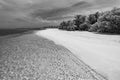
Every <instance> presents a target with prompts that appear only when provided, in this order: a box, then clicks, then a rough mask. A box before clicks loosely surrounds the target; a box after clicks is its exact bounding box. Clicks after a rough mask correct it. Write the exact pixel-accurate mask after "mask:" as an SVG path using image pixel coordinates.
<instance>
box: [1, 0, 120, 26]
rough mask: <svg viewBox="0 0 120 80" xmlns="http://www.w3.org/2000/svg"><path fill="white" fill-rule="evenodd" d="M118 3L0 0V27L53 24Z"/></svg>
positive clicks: (100, 0) (118, 0) (112, 0)
mask: <svg viewBox="0 0 120 80" xmlns="http://www.w3.org/2000/svg"><path fill="white" fill-rule="evenodd" d="M119 4H120V0H0V28H12V27H13V28H19V27H33V25H34V26H44V25H54V24H57V23H58V22H59V21H61V20H63V19H71V18H73V16H74V15H76V14H89V13H92V12H95V11H102V10H108V9H111V8H112V7H119Z"/></svg>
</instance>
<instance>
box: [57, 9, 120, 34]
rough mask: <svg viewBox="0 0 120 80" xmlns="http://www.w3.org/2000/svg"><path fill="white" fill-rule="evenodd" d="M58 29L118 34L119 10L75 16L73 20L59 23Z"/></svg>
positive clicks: (119, 29)
mask: <svg viewBox="0 0 120 80" xmlns="http://www.w3.org/2000/svg"><path fill="white" fill-rule="evenodd" d="M59 29H62V30H69V31H74V30H79V31H90V32H99V33H115V34H119V33H120V8H114V9H112V10H111V11H105V12H96V13H94V14H90V15H76V16H75V18H74V20H69V21H63V22H61V23H60V25H59Z"/></svg>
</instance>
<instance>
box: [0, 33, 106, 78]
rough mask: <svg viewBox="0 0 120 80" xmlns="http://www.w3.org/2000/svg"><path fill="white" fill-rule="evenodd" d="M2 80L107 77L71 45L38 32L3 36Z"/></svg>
mask: <svg viewBox="0 0 120 80" xmlns="http://www.w3.org/2000/svg"><path fill="white" fill-rule="evenodd" d="M0 80H106V79H105V78H104V77H103V76H102V75H100V74H98V73H97V72H96V71H94V70H93V69H91V68H90V67H89V66H88V65H86V64H85V63H84V62H83V61H82V60H80V59H78V58H77V57H76V56H74V55H73V54H72V53H71V52H70V51H69V50H68V49H66V48H65V47H63V46H60V45H56V44H55V43H54V42H53V41H50V40H47V39H45V38H43V37H40V36H39V37H38V36H37V35H35V34H24V35H19V36H10V37H9V36H7V37H4V38H0Z"/></svg>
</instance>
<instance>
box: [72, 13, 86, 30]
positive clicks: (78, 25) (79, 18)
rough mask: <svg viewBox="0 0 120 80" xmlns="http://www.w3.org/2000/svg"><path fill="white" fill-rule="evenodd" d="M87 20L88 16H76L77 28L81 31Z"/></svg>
mask: <svg viewBox="0 0 120 80" xmlns="http://www.w3.org/2000/svg"><path fill="white" fill-rule="evenodd" d="M85 20H86V16H83V15H77V16H75V19H74V23H75V25H76V26H77V29H78V30H79V27H80V25H81V24H82V23H84V22H85Z"/></svg>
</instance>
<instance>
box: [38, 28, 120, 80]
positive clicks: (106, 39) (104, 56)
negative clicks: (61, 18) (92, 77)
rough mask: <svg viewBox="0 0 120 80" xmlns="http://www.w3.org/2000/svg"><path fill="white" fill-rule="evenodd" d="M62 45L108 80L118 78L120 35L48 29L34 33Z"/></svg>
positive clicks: (119, 70)
mask: <svg viewBox="0 0 120 80" xmlns="http://www.w3.org/2000/svg"><path fill="white" fill-rule="evenodd" d="M36 34H37V35H40V36H43V37H45V38H48V39H50V40H52V41H54V42H55V43H56V44H59V45H63V46H64V47H66V48H67V49H69V50H70V51H71V52H72V53H73V54H74V55H75V56H77V57H78V58H79V59H81V60H82V61H84V62H85V63H86V64H87V65H89V66H90V67H91V68H93V69H94V70H96V71H97V72H99V73H100V74H102V75H104V76H106V77H107V78H108V79H109V80H120V35H105V34H104V35H103V34H94V33H90V32H84V31H83V32H80V31H62V30H58V29H48V30H43V31H40V32H37V33H36Z"/></svg>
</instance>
